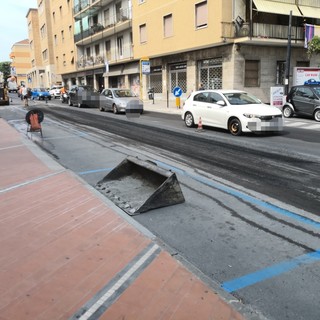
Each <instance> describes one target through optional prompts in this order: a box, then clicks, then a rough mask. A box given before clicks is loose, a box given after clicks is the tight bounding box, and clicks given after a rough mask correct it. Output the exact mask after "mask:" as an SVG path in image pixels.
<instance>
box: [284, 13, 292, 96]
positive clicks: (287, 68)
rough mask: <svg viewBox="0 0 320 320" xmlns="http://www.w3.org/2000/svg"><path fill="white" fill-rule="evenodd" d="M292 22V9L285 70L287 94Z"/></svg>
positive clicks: (286, 89) (286, 92)
mask: <svg viewBox="0 0 320 320" xmlns="http://www.w3.org/2000/svg"><path fill="white" fill-rule="evenodd" d="M291 24H292V11H290V16H289V27H288V45H287V59H286V72H285V76H286V79H285V95H287V94H288V92H289V77H290V60H291Z"/></svg>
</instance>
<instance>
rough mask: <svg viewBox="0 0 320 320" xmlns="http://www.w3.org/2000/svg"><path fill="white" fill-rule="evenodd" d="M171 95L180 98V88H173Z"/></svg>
mask: <svg viewBox="0 0 320 320" xmlns="http://www.w3.org/2000/svg"><path fill="white" fill-rule="evenodd" d="M172 93H173V95H174V96H175V97H181V96H182V89H181V88H180V87H175V88H174V89H173V91H172Z"/></svg>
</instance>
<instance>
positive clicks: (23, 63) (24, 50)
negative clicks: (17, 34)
mask: <svg viewBox="0 0 320 320" xmlns="http://www.w3.org/2000/svg"><path fill="white" fill-rule="evenodd" d="M10 59H11V60H12V63H11V70H13V72H12V74H11V75H13V76H15V77H16V78H17V80H16V81H17V84H18V85H21V84H25V83H27V81H28V79H27V73H28V70H29V69H30V67H31V60H30V46H29V40H28V39H25V40H22V41H19V42H16V43H15V44H13V46H12V47H11V53H10Z"/></svg>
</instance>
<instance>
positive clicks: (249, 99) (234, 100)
mask: <svg viewBox="0 0 320 320" xmlns="http://www.w3.org/2000/svg"><path fill="white" fill-rule="evenodd" d="M224 96H225V97H226V98H227V100H228V102H229V103H230V104H231V105H242V104H261V101H260V100H259V99H258V98H256V97H255V96H253V95H251V94H249V93H247V92H230V93H225V94H224Z"/></svg>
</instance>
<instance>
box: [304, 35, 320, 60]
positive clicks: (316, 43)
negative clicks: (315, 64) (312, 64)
mask: <svg viewBox="0 0 320 320" xmlns="http://www.w3.org/2000/svg"><path fill="white" fill-rule="evenodd" d="M307 53H308V57H309V58H310V57H312V56H313V55H317V54H320V37H318V36H314V37H313V38H312V40H311V41H309V42H308V51H307Z"/></svg>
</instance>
